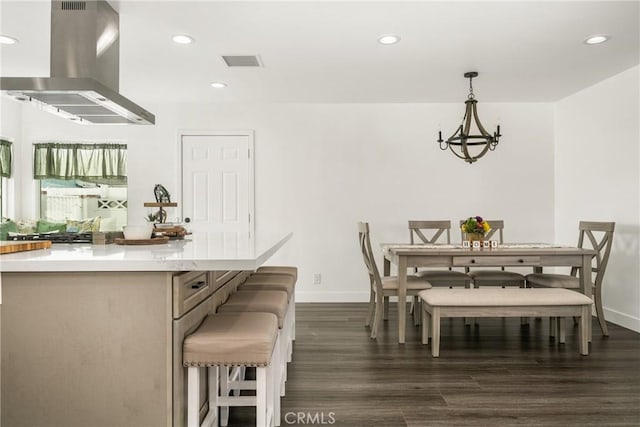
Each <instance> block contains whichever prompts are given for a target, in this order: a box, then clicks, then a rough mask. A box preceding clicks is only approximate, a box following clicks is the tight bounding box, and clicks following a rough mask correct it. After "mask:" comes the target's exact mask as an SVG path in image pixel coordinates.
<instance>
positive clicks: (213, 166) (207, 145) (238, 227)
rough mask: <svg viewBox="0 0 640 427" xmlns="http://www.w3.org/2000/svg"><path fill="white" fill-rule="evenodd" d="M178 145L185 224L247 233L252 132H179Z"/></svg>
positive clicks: (250, 226) (198, 228) (251, 195)
mask: <svg viewBox="0 0 640 427" xmlns="http://www.w3.org/2000/svg"><path fill="white" fill-rule="evenodd" d="M181 145H182V147H181V148H182V215H183V217H184V221H185V222H188V224H187V226H188V228H189V229H190V230H191V231H193V232H203V231H205V232H206V231H235V232H248V233H249V234H250V235H253V206H254V203H253V201H254V190H253V132H251V131H238V132H213V131H212V132H200V133H198V134H182V136H181Z"/></svg>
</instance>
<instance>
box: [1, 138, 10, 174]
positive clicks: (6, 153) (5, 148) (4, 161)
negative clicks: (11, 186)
mask: <svg viewBox="0 0 640 427" xmlns="http://www.w3.org/2000/svg"><path fill="white" fill-rule="evenodd" d="M0 176H1V177H4V178H9V177H10V176H11V141H7V140H6V139H0Z"/></svg>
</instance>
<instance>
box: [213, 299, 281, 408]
mask: <svg viewBox="0 0 640 427" xmlns="http://www.w3.org/2000/svg"><path fill="white" fill-rule="evenodd" d="M287 310H288V297H287V293H286V292H284V291H277V290H273V291H272V290H255V291H249V290H247V291H239V292H236V293H234V294H232V295H231V296H230V297H229V299H227V301H226V302H225V303H224V304H222V305H221V306H219V307H218V312H219V313H237V312H263V313H272V314H274V315H276V316H277V318H278V328H279V329H278V340H279V344H280V353H279V354H280V355H281V356H280V372H279V373H280V396H284V395H285V382H286V380H287V359H288V357H287V354H288V349H289V347H290V344H289V342H290V339H291V338H290V336H289V331H290V327H289V320H288V319H287ZM237 376H238V372H237V371H236V372H233V371H232V372H230V373H229V378H230V381H232V380H234V379H235V378H236V377H237ZM239 376H240V377H242V378H243V377H244V370H240V372H239ZM223 386H224V384H223ZM229 391H231V390H229ZM224 418H226V412H225V413H223V419H224Z"/></svg>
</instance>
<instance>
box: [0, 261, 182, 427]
mask: <svg viewBox="0 0 640 427" xmlns="http://www.w3.org/2000/svg"><path fill="white" fill-rule="evenodd" d="M1 280H2V311H1V315H2V320H1V322H0V327H1V331H0V339H1V343H0V350H1V355H2V359H1V364H0V367H1V373H0V379H1V386H2V388H1V393H0V396H1V408H2V412H1V417H2V419H1V420H2V423H1V425H2V426H6V427H21V426H28V427H32V426H47V427H56V426H59V427H75V426H77V427H89V426H90V427H100V426H105V427H114V426H118V427H126V426H132V427H133V426H135V427H144V426H149V427H159V426H171V425H172V418H173V417H172V415H173V414H172V400H173V396H172V366H173V360H172V344H173V336H172V335H173V334H172V327H173V325H172V315H171V314H172V287H171V280H172V274H171V273H166V272H99V273H89V272H87V273H84V272H82V273H80V272H77V273H76V272H64V273H62V272H60V273H58V272H55V273H28V272H21V273H2V277H1Z"/></svg>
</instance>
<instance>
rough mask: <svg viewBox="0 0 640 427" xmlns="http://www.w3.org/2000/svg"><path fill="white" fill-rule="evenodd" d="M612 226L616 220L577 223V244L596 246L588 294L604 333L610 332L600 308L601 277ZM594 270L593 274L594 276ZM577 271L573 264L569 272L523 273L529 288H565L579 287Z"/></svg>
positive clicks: (609, 251) (611, 240)
mask: <svg viewBox="0 0 640 427" xmlns="http://www.w3.org/2000/svg"><path fill="white" fill-rule="evenodd" d="M615 226H616V223H615V222H596V221H580V224H579V227H578V228H579V235H578V247H579V248H587V249H595V250H596V255H595V256H594V261H595V263H593V262H592V266H591V274H592V283H593V286H592V288H591V296H592V297H593V300H594V303H595V306H596V315H597V316H598V323H599V324H600V329H601V330H602V335H604V336H609V331H608V329H607V324H606V321H605V318H604V311H603V309H602V281H603V278H604V272H605V270H606V268H607V264H608V262H609V255H610V254H611V247H612V245H613V232H614V230H615ZM594 273H595V278H593V274H594ZM577 274H578V268H577V267H572V268H571V272H570V274H568V275H566V274H547V273H533V274H528V275H527V276H526V280H527V286H529V287H532V288H567V289H575V290H577V291H580V279H579V278H578V277H577ZM561 333H562V332H561Z"/></svg>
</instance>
